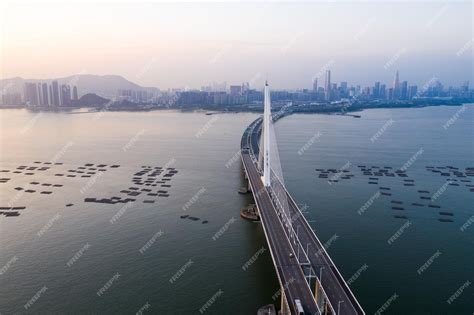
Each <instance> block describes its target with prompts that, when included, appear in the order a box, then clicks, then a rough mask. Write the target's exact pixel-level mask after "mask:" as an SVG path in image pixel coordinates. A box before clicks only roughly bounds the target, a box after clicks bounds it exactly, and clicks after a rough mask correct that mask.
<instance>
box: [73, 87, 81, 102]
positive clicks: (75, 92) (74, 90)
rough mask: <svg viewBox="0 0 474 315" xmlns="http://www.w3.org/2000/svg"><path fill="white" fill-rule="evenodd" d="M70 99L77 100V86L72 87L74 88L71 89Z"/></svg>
mask: <svg viewBox="0 0 474 315" xmlns="http://www.w3.org/2000/svg"><path fill="white" fill-rule="evenodd" d="M72 99H73V100H75V101H77V100H78V99H79V98H78V96H77V86H75V85H74V87H73V88H72Z"/></svg>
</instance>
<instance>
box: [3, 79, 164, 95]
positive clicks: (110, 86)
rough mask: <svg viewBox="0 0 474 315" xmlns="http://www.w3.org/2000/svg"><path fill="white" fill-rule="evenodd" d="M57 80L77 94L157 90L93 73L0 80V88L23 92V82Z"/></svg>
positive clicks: (111, 93)
mask: <svg viewBox="0 0 474 315" xmlns="http://www.w3.org/2000/svg"><path fill="white" fill-rule="evenodd" d="M52 81H58V82H59V84H68V85H71V86H73V85H75V86H77V90H78V94H79V96H81V95H84V94H87V93H95V94H97V95H100V96H103V97H114V96H117V95H118V90H135V91H148V92H150V93H157V92H159V89H158V88H155V87H143V86H140V85H138V84H136V83H133V82H131V81H128V80H127V79H125V78H124V77H121V76H119V75H93V74H77V75H71V76H68V77H64V78H56V79H44V80H38V79H23V78H20V77H15V78H9V79H3V80H0V90H1V91H2V92H4V93H5V92H6V93H23V88H24V85H25V82H36V83H39V82H47V83H48V84H49V83H51V82H52Z"/></svg>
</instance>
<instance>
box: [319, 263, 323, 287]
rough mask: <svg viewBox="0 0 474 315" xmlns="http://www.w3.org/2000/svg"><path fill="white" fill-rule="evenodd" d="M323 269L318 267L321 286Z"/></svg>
mask: <svg viewBox="0 0 474 315" xmlns="http://www.w3.org/2000/svg"><path fill="white" fill-rule="evenodd" d="M323 269H324V267H319V283H320V284H321V286H323Z"/></svg>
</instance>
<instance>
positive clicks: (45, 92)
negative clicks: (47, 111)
mask: <svg viewBox="0 0 474 315" xmlns="http://www.w3.org/2000/svg"><path fill="white" fill-rule="evenodd" d="M41 89H42V91H43V93H42V94H43V105H45V106H48V105H49V96H48V84H47V83H43V84H42V85H41Z"/></svg>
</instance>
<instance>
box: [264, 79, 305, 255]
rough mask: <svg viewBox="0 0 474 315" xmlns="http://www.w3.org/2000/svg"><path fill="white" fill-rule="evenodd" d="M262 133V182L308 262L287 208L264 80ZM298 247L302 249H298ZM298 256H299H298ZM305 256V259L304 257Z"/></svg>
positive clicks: (292, 240)
mask: <svg viewBox="0 0 474 315" xmlns="http://www.w3.org/2000/svg"><path fill="white" fill-rule="evenodd" d="M262 129H263V130H262V133H261V137H260V145H259V147H260V150H259V159H258V162H259V163H258V165H259V168H260V171H261V172H262V173H263V176H262V183H263V185H264V186H265V188H266V189H267V191H268V193H269V195H270V197H271V199H272V201H273V203H274V205H275V208H276V210H277V214H278V216H279V217H280V220H281V222H282V224H283V226H284V228H285V230H286V232H287V235H288V238H289V239H290V241H291V242H292V244H293V246H294V249H295V253H298V254H297V256H300V255H299V253H300V252H301V253H302V255H301V256H303V257H302V258H303V260H304V261H305V263H308V262H309V260H308V259H307V257H304V256H306V255H307V253H305V249H306V247H307V246H306V244H305V245H304V246H302V245H301V244H299V240H298V235H297V233H298V229H297V228H295V227H294V226H293V225H294V221H295V220H297V217H292V216H291V211H290V209H289V203H288V195H287V191H286V188H285V181H284V179H283V170H282V168H281V162H280V153H279V150H278V145H277V141H276V134H275V128H274V121H273V116H272V112H271V98H270V87H269V85H268V83H267V82H265V90H264V112H263V125H262ZM262 148H263V150H262ZM300 248H301V249H302V250H300ZM298 258H299V257H298ZM305 258H306V259H305Z"/></svg>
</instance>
